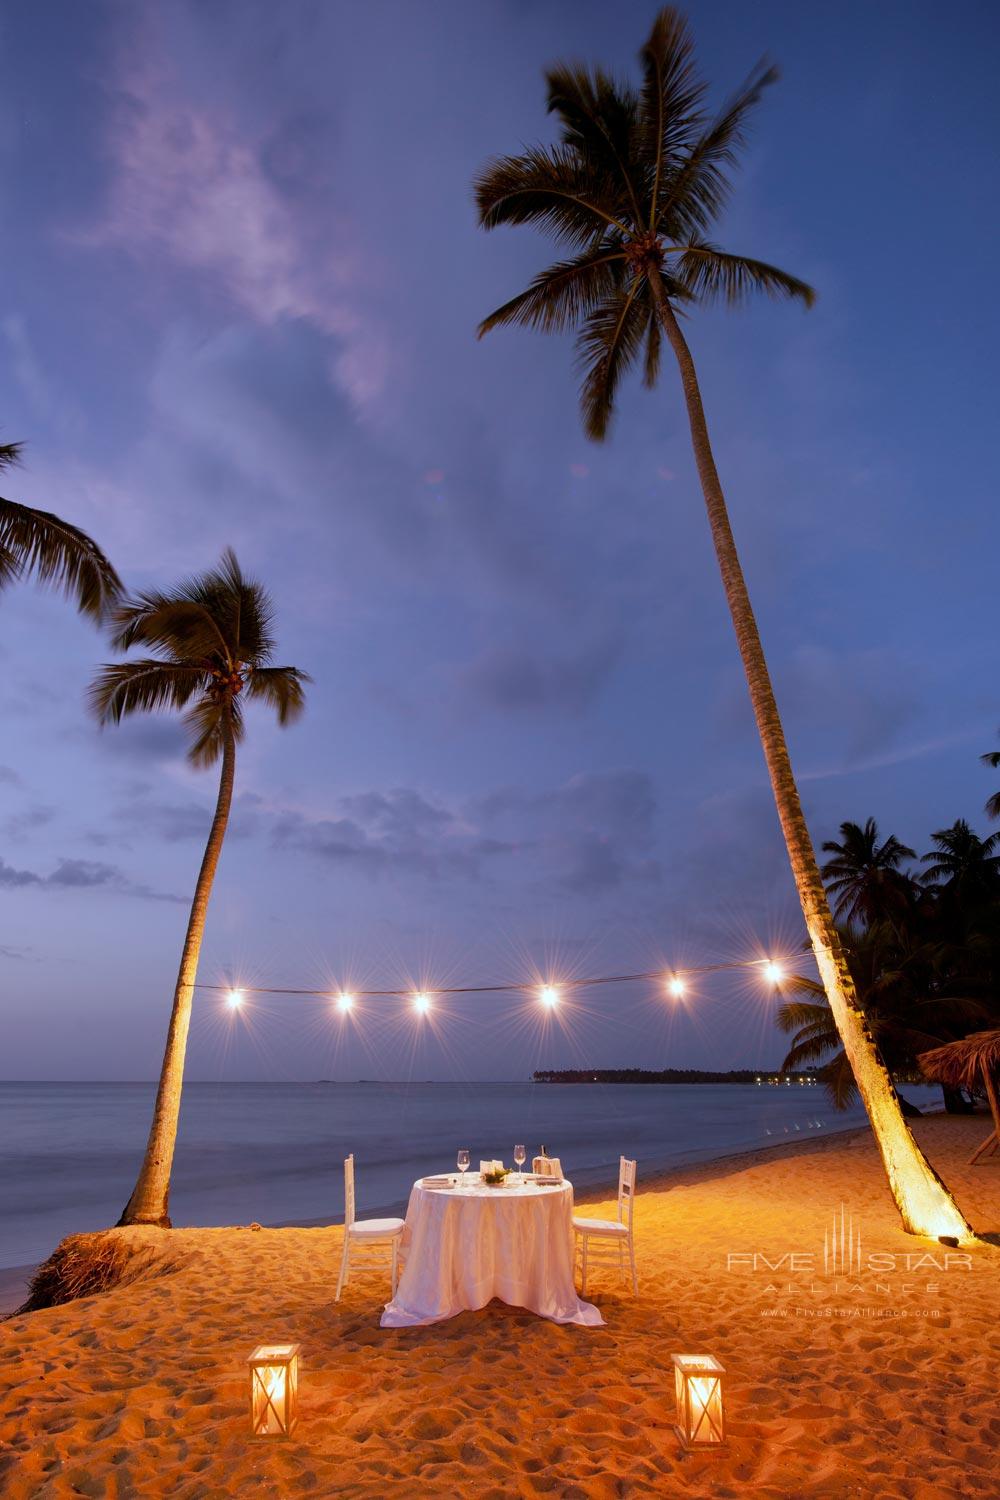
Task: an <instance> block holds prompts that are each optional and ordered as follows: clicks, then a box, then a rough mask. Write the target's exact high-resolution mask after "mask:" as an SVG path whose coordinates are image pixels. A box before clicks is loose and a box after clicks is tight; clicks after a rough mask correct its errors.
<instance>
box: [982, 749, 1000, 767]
mask: <svg viewBox="0 0 1000 1500" xmlns="http://www.w3.org/2000/svg"><path fill="white" fill-rule="evenodd" d="M979 759H980V760H981V761H982V763H983V765H984V766H992V767H993V769H994V770H996V768H997V766H1000V750H987V752H986V754H985V755H981V756H980V757H979Z"/></svg>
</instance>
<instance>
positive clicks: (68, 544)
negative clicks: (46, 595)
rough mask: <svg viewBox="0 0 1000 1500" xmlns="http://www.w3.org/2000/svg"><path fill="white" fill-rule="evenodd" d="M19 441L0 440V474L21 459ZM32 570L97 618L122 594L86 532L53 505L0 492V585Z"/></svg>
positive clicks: (32, 574) (114, 577)
mask: <svg viewBox="0 0 1000 1500" xmlns="http://www.w3.org/2000/svg"><path fill="white" fill-rule="evenodd" d="M22 450H23V445H22V444H21V443H0V474H2V473H3V472H4V471H5V470H8V469H13V468H14V467H15V466H16V465H17V464H18V463H19V462H20V460H21V453H22ZM31 576H34V577H35V578H37V579H38V581H39V583H45V584H50V585H52V587H54V588H57V589H59V590H60V592H61V593H63V594H65V595H66V596H67V598H69V599H72V601H73V602H74V604H75V605H76V607H77V609H78V610H79V611H80V613H81V614H84V615H89V616H90V618H91V619H92V620H96V621H100V620H103V619H104V617H105V616H106V615H107V614H108V612H109V610H110V609H111V608H112V607H113V606H114V604H115V603H116V601H117V600H118V598H119V597H120V595H121V588H122V585H121V579H120V578H119V577H118V574H117V573H116V572H115V570H114V568H113V567H112V566H111V564H110V563H109V562H108V559H107V558H106V557H105V556H104V553H103V552H102V551H101V549H100V547H98V545H97V543H96V542H94V541H91V539H90V537H89V536H87V534H86V532H84V531H80V530H79V528H78V527H76V526H71V525H70V524H69V522H68V521H63V520H60V518H59V517H58V516H54V515H53V514H52V513H51V511H47V510H33V509H32V507H31V506H30V505H19V504H18V502H17V501H16V500H4V499H3V498H2V497H0V589H2V588H3V587H4V586H5V585H6V584H8V583H15V582H17V580H18V579H21V578H27V577H31Z"/></svg>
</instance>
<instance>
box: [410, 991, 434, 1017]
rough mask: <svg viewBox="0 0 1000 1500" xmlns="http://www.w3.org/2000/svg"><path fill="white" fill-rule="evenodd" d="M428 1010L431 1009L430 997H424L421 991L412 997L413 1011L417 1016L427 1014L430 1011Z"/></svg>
mask: <svg viewBox="0 0 1000 1500" xmlns="http://www.w3.org/2000/svg"><path fill="white" fill-rule="evenodd" d="M430 1008H431V997H430V995H425V994H424V992H423V991H422V990H421V991H420V992H419V993H418V994H416V995H414V997H413V1009H414V1010H415V1011H416V1012H417V1014H418V1015H421V1016H425V1015H426V1014H427V1012H428V1011H429V1010H430Z"/></svg>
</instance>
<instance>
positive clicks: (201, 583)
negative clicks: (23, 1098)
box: [90, 550, 310, 1228]
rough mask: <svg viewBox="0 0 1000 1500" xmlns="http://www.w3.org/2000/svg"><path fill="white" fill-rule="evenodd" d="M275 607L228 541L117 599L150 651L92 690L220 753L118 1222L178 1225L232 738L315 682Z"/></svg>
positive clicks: (119, 639)
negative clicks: (168, 712)
mask: <svg viewBox="0 0 1000 1500" xmlns="http://www.w3.org/2000/svg"><path fill="white" fill-rule="evenodd" d="M273 614H274V610H273V606H272V604H271V600H270V597H269V595H268V594H267V592H266V591H265V590H264V588H263V587H262V586H261V584H259V583H257V582H255V581H254V580H253V579H250V578H246V577H245V576H244V574H243V573H242V571H241V569H240V565H239V563H238V562H237V560H236V557H235V554H234V553H233V552H231V551H228V550H227V551H226V552H225V553H224V554H223V557H222V562H221V563H220V565H219V567H218V568H216V569H215V570H214V571H212V572H208V573H202V574H200V575H199V576H198V577H196V578H191V579H189V580H188V581H187V582H185V583H182V584H180V585H179V586H178V587H177V588H175V589H174V590H172V591H171V592H170V593H165V594H161V593H156V592H150V593H144V594H140V595H139V596H138V597H137V598H135V599H130V600H127V601H126V602H125V603H123V604H122V605H120V606H119V608H118V609H117V610H116V611H115V615H114V637H113V639H114V644H115V645H116V646H117V647H118V649H119V650H122V651H127V650H128V649H129V648H130V647H131V646H135V645H141V646H145V647H146V649H147V650H148V651H149V652H150V653H151V655H149V656H147V657H145V658H143V659H142V660H139V661H128V662H115V663H112V664H110V665H107V666H104V667H102V668H101V669H100V672H99V674H98V676H97V678H96V679H95V681H94V683H93V684H92V686H91V690H90V696H91V704H92V707H93V710H94V712H95V713H96V715H97V718H98V719H99V721H100V722H101V723H102V724H108V723H113V724H118V723H120V722H121V720H122V719H124V718H127V717H129V716H130V715H131V714H136V713H155V712H156V711H157V710H161V709H167V708H174V709H183V710H184V718H183V723H184V725H185V728H186V729H187V730H188V731H189V733H190V736H191V745H190V748H189V750H188V759H189V760H190V761H191V763H192V765H195V766H205V767H207V766H212V765H215V764H216V763H219V762H221V771H220V776H219V792H218V797H217V799H216V804H215V816H214V818H213V819H212V826H211V828H210V830H209V835H208V842H207V844H206V846H205V853H204V857H203V858H202V862H201V869H200V871H199V873H198V880H197V883H196V885H195V889H194V900H193V901H192V903H191V914H190V916H189V918H188V925H187V933H186V935H185V938H184V948H183V951H182V953H181V963H180V970H179V972H178V975H177V984H176V986H175V988H174V1001H173V1007H172V1009H171V1012H170V1025H169V1027H168V1030H167V1043H166V1048H165V1050H164V1054H163V1066H162V1068H161V1070H160V1083H159V1087H158V1089H157V1092H156V1104H155V1107H154V1110H153V1122H152V1125H151V1127H150V1131H149V1141H148V1143H147V1146H146V1154H145V1157H144V1158H143V1163H142V1167H141V1169H140V1172H139V1178H138V1181H137V1182H136V1185H135V1189H134V1190H133V1193H132V1196H131V1198H130V1199H129V1201H128V1203H127V1204H126V1207H125V1211H124V1213H123V1214H122V1216H121V1219H120V1220H119V1223H121V1224H159V1225H162V1226H164V1227H165V1228H169V1226H170V1218H169V1214H168V1212H167V1206H168V1198H169V1191H170V1169H171V1166H172V1164H173V1157H174V1144H175V1142H176V1139H177V1119H178V1115H179V1113H180V1104H181V1087H182V1084H183V1081H184V1054H185V1051H186V1048H187V1036H188V1027H189V1026H190V1022H191V1002H192V999H193V996H194V985H195V980H196V979H197V976H198V956H199V954H200V952H201V943H202V937H203V936H204V932H205V917H206V914H207V912H208V901H209V897H210V896H211V893H212V882H213V881H214V879H215V871H216V868H217V866H218V863H219V856H220V854H221V853H222V841H223V839H224V838H225V834H226V825H227V823H228V821H229V809H230V807H231V805H232V800H233V784H234V781H235V778H236V747H237V745H238V744H239V743H240V741H241V740H242V739H243V734H244V718H243V702H244V700H247V699H249V700H250V701H259V702H261V703H264V704H266V705H267V706H268V707H269V708H272V709H273V710H274V712H275V713H276V715H277V718H278V723H279V724H290V723H291V722H292V720H293V719H296V718H297V717H298V716H299V714H300V713H301V712H302V709H303V707H304V703H305V699H304V694H303V684H304V683H306V682H309V681H310V678H309V677H308V676H307V675H306V673H305V672H300V671H299V669H298V668H297V667H275V666H272V665H271V660H272V657H273V655H274V641H273V639H272V636H271V622H272V618H273Z"/></svg>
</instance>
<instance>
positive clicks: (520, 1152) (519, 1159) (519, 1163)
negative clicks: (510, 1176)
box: [514, 1146, 527, 1179]
mask: <svg viewBox="0 0 1000 1500" xmlns="http://www.w3.org/2000/svg"><path fill="white" fill-rule="evenodd" d="M526 1154H527V1153H526V1152H525V1149H524V1147H523V1146H515V1147H514V1164H515V1166H516V1167H517V1174H518V1176H519V1177H521V1178H522V1179H523V1177H524V1159H525V1156H526Z"/></svg>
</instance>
